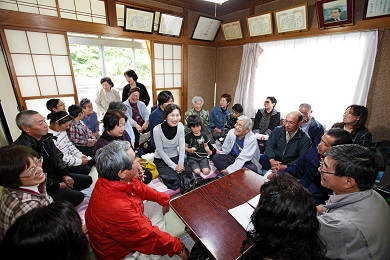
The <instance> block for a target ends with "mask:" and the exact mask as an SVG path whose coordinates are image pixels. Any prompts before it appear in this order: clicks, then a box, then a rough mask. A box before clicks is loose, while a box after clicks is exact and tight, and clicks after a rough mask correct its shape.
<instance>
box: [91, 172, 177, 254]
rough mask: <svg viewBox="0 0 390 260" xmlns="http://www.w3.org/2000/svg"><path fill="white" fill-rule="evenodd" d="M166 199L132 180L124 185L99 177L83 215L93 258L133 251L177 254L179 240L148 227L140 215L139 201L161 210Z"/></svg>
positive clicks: (164, 196) (156, 228)
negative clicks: (146, 201)
mask: <svg viewBox="0 0 390 260" xmlns="http://www.w3.org/2000/svg"><path fill="white" fill-rule="evenodd" d="M169 199H170V197H169V196H168V195H167V194H165V193H162V192H159V191H157V190H155V189H152V188H150V187H149V186H147V185H145V184H144V183H142V182H141V181H139V180H137V179H135V178H134V179H133V180H132V181H131V182H130V183H129V184H126V183H123V182H119V181H110V180H107V179H104V178H100V177H99V179H98V181H97V182H96V185H95V188H94V190H93V193H92V196H91V200H90V201H89V205H88V209H87V211H86V213H85V221H86V224H87V228H88V235H89V239H90V242H91V245H92V248H93V250H94V253H95V256H96V258H97V259H123V258H124V257H125V256H126V255H128V254H130V253H132V252H135V251H137V252H140V253H144V254H154V255H165V254H168V255H169V256H172V255H174V254H178V253H180V251H181V249H182V244H181V242H180V240H179V239H178V238H175V237H172V236H171V235H170V234H168V233H166V232H163V231H160V229H159V228H158V227H156V226H152V223H151V222H150V220H149V219H148V218H147V217H146V216H145V215H143V210H144V206H143V203H142V201H143V200H150V201H155V202H157V203H159V204H160V205H162V206H164V207H165V206H168V205H169Z"/></svg>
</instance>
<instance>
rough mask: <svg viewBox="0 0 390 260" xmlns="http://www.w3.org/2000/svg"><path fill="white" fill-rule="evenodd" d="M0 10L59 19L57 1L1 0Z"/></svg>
mask: <svg viewBox="0 0 390 260" xmlns="http://www.w3.org/2000/svg"><path fill="white" fill-rule="evenodd" d="M0 9H5V10H12V11H19V12H26V13H33V14H43V15H49V16H57V17H58V13H57V5H56V0H0Z"/></svg>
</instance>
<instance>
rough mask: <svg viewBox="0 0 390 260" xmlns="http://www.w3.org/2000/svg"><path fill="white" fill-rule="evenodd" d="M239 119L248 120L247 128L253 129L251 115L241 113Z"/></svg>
mask: <svg viewBox="0 0 390 260" xmlns="http://www.w3.org/2000/svg"><path fill="white" fill-rule="evenodd" d="M237 120H240V121H244V122H246V124H245V130H249V131H250V130H252V119H251V118H250V117H249V116H246V115H241V116H239V117H238V118H237Z"/></svg>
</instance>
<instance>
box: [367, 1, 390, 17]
mask: <svg viewBox="0 0 390 260" xmlns="http://www.w3.org/2000/svg"><path fill="white" fill-rule="evenodd" d="M385 16H390V0H366V3H365V5H364V15H363V19H372V18H377V17H385Z"/></svg>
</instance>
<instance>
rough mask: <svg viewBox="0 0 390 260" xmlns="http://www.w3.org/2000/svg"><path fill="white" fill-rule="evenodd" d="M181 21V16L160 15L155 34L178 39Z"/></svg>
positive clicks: (182, 18)
mask: <svg viewBox="0 0 390 260" xmlns="http://www.w3.org/2000/svg"><path fill="white" fill-rule="evenodd" d="M183 20H184V17H183V16H177V15H173V14H166V13H161V14H160V22H159V24H158V31H157V33H158V34H161V35H168V36H173V37H180V34H181V29H182V27H183Z"/></svg>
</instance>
